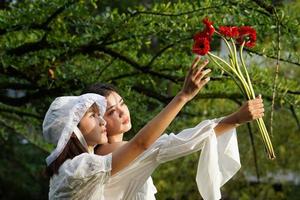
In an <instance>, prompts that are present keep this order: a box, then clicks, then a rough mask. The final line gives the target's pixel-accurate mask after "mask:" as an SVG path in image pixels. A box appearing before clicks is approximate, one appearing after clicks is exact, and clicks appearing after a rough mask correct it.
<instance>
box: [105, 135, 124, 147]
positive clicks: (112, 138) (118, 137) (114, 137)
mask: <svg viewBox="0 0 300 200" xmlns="http://www.w3.org/2000/svg"><path fill="white" fill-rule="evenodd" d="M122 141H123V133H121V134H118V135H112V136H109V137H108V143H110V144H112V143H116V142H122Z"/></svg>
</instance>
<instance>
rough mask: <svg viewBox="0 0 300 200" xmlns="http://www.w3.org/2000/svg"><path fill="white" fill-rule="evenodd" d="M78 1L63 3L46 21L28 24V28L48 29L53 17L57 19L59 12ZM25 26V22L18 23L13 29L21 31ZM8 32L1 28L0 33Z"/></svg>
mask: <svg viewBox="0 0 300 200" xmlns="http://www.w3.org/2000/svg"><path fill="white" fill-rule="evenodd" d="M75 2H76V1H74V0H72V1H68V2H67V3H65V4H64V5H62V6H61V7H59V8H58V9H57V10H56V11H55V12H54V13H52V14H51V15H50V16H49V17H48V18H47V19H46V20H45V22H44V23H42V24H36V23H33V24H30V25H29V26H27V28H28V29H43V30H48V25H49V24H50V23H51V21H52V20H53V19H55V18H56V17H57V16H58V15H59V14H61V13H62V12H63V11H64V10H65V9H66V8H68V7H69V6H70V5H72V4H74V3H75ZM23 28H24V25H23V24H18V25H15V26H14V27H11V28H10V29H11V31H19V30H22V29H23ZM6 33H8V31H7V30H3V29H1V30H0V35H3V34H6Z"/></svg>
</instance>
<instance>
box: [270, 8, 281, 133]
mask: <svg viewBox="0 0 300 200" xmlns="http://www.w3.org/2000/svg"><path fill="white" fill-rule="evenodd" d="M275 16H276V27H277V51H276V52H277V56H276V68H275V76H274V81H273V90H272V104H271V117H270V135H271V136H272V135H273V118H274V106H275V98H276V90H277V80H278V74H279V58H280V49H281V47H280V38H281V37H280V36H281V31H280V22H279V17H278V14H277V12H276V10H275Z"/></svg>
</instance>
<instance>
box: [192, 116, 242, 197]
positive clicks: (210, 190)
mask: <svg viewBox="0 0 300 200" xmlns="http://www.w3.org/2000/svg"><path fill="white" fill-rule="evenodd" d="M219 121H220V119H217V120H215V122H216V123H215V124H217V123H218V122H219ZM213 132H214V131H213ZM240 167H241V164H240V155H239V150H238V143H237V137H236V130H235V129H232V130H230V131H227V132H226V133H224V134H222V135H221V136H218V137H216V134H215V133H214V134H210V135H209V137H208V138H207V139H206V140H205V143H204V147H203V149H202V151H201V155H200V159H199V163H198V168H197V175H196V181H197V185H198V189H199V191H200V194H201V195H202V197H203V199H205V200H219V199H221V191H220V188H221V187H222V186H223V185H224V184H225V183H226V182H227V181H228V180H229V179H230V178H232V176H233V175H234V174H235V173H236V172H237V171H238V170H239V169H240Z"/></svg>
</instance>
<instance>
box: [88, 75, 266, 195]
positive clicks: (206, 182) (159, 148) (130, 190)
mask: <svg viewBox="0 0 300 200" xmlns="http://www.w3.org/2000/svg"><path fill="white" fill-rule="evenodd" d="M208 71H209V70H208ZM208 71H204V73H207V72H208ZM86 92H89V93H96V94H101V95H103V96H105V97H106V100H107V108H106V112H105V114H104V119H105V121H106V122H107V125H106V128H107V136H108V143H106V144H102V145H100V146H98V147H96V148H95V153H96V154H99V155H107V154H109V153H111V152H114V151H116V150H118V149H120V148H122V147H123V146H124V145H126V144H127V141H124V140H123V135H124V134H125V133H126V132H127V131H129V130H130V129H131V120H130V112H129V110H128V107H127V105H126V104H125V103H124V100H123V98H122V97H121V96H120V95H119V93H118V92H117V90H116V89H115V88H114V86H112V85H110V84H103V83H96V84H93V85H91V86H89V87H87V88H86V89H85V90H84V92H83V93H86ZM263 114H264V107H263V102H262V99H261V97H258V98H256V99H254V100H250V101H247V102H246V103H245V104H243V105H242V106H241V107H240V108H239V109H238V110H237V111H236V112H234V113H232V114H231V115H228V116H226V117H223V118H219V119H212V120H205V121H203V122H201V123H199V124H198V125H197V126H195V127H193V128H189V129H185V130H183V131H181V132H180V133H178V134H173V133H172V134H169V135H167V134H164V135H162V136H161V137H160V138H158V140H157V141H155V143H154V144H153V145H152V146H151V147H150V148H149V149H147V150H146V151H145V152H144V153H143V154H142V155H140V156H139V157H138V158H137V159H136V160H135V161H134V162H133V163H131V164H130V165H129V166H128V167H127V168H126V169H124V170H122V171H120V172H119V173H118V174H116V175H114V176H112V177H111V178H110V180H109V181H108V183H107V184H106V185H105V186H104V197H105V199H106V200H115V199H128V200H129V199H130V200H153V199H155V193H156V192H157V191H156V188H155V186H154V185H153V182H152V178H151V174H152V172H153V171H154V170H155V169H156V168H157V167H158V166H159V165H160V164H161V163H164V162H167V161H171V160H174V159H176V158H179V157H182V156H185V155H189V154H191V153H193V152H196V151H199V150H202V152H201V155H200V158H199V163H198V168H197V176H196V181H197V184H198V189H199V191H200V193H201V195H202V197H203V198H204V199H220V198H221V193H220V187H221V186H222V185H223V184H224V183H225V182H227V181H228V180H229V179H230V178H231V177H232V176H233V175H234V174H235V173H236V172H237V171H238V169H239V168H240V160H239V152H238V145H237V139H236V131H235V128H236V127H237V126H239V125H240V124H243V123H246V122H248V121H251V120H254V119H257V118H259V117H262V116H263ZM177 173H180V172H177Z"/></svg>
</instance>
